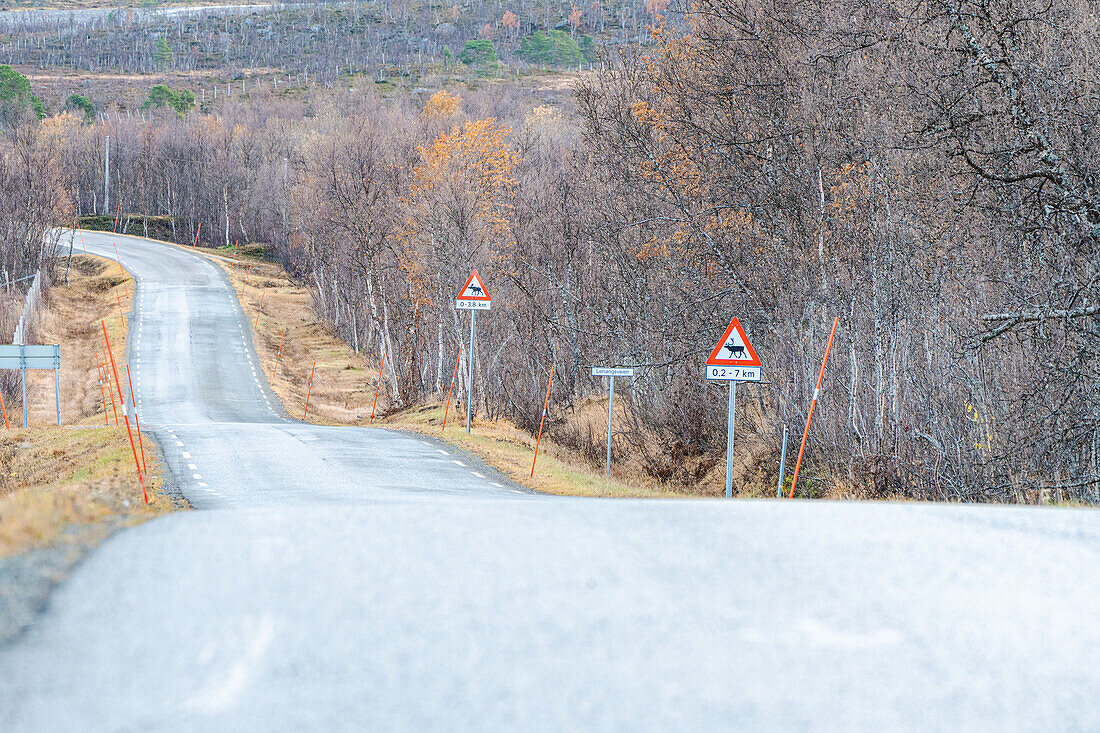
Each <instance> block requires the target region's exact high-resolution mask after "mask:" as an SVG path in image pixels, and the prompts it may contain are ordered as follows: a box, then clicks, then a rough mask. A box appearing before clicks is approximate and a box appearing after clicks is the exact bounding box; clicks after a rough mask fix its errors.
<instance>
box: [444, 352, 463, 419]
mask: <svg viewBox="0 0 1100 733" xmlns="http://www.w3.org/2000/svg"><path fill="white" fill-rule="evenodd" d="M461 358H462V344H459V345H458V356H456V357H455V370H454V373H453V374H451V386H450V387H449V388H448V389H447V406H446V407H444V408H443V427H441V428H440V429H439V430H440V432H442V431H444V430H446V429H447V410H449V409H450V407H451V392H453V391H454V388H455V378H456V377H457V376H458V362H459V360H460V359H461Z"/></svg>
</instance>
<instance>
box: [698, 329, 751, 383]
mask: <svg viewBox="0 0 1100 733" xmlns="http://www.w3.org/2000/svg"><path fill="white" fill-rule="evenodd" d="M706 367H707V379H719V380H725V381H735V382H759V381H760V357H758V356H757V355H756V351H754V350H753V348H752V344H750V343H749V337H748V336H746V335H745V329H743V328H742V327H741V323H740V322H739V321H738V320H737V319H736V318H734V319H733V320H732V321H730V325H729V326H728V327H727V328H726V331H725V333H723V334H722V338H720V339H718V344H717V345H716V346H715V347H714V349H713V350H712V351H711V352H710V357H708V358H707V364H706Z"/></svg>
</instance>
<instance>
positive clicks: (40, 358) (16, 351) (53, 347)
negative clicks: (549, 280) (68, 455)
mask: <svg viewBox="0 0 1100 733" xmlns="http://www.w3.org/2000/svg"><path fill="white" fill-rule="evenodd" d="M0 369H18V370H19V376H20V381H21V383H22V387H23V427H27V370H28V369H53V390H54V406H55V407H56V410H57V424H58V425H60V424H61V379H60V376H59V372H60V370H61V347H60V346H58V345H57V344H2V345H0Z"/></svg>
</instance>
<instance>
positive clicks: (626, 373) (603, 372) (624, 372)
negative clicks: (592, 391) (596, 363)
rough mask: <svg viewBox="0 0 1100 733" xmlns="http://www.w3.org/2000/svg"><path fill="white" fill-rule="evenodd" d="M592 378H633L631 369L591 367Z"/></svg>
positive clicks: (632, 369)
mask: <svg viewBox="0 0 1100 733" xmlns="http://www.w3.org/2000/svg"><path fill="white" fill-rule="evenodd" d="M592 376H593V377H633V376H634V368H633V367H592Z"/></svg>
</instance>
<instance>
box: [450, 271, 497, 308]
mask: <svg viewBox="0 0 1100 733" xmlns="http://www.w3.org/2000/svg"><path fill="white" fill-rule="evenodd" d="M456 300H479V301H489V300H492V298H490V297H489V293H488V292H487V291H486V290H485V283H484V282H482V281H481V275H478V274H477V270H474V271H473V272H471V273H470V277H469V279H467V280H466V284H465V285H463V286H462V290H461V291H459V294H458V298H456Z"/></svg>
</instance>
